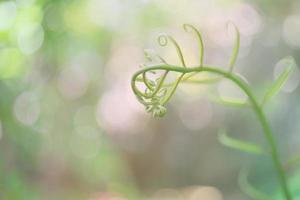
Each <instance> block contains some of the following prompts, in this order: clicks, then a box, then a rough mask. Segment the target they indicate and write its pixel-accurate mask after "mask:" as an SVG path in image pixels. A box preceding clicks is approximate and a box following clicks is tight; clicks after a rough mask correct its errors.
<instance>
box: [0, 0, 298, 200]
mask: <svg viewBox="0 0 300 200" xmlns="http://www.w3.org/2000/svg"><path fill="white" fill-rule="evenodd" d="M228 20H231V21H233V22H234V23H235V24H236V25H237V26H238V27H239V29H240V32H241V49H240V54H239V58H238V61H237V67H236V69H235V70H236V72H237V73H239V74H241V76H243V77H245V79H247V81H248V82H249V84H250V85H251V87H252V88H253V90H254V91H255V94H256V95H257V96H263V94H264V93H265V91H266V90H267V89H268V87H270V85H271V84H272V82H273V80H274V77H276V76H277V75H278V72H280V71H282V70H283V67H284V63H285V60H284V59H283V58H286V56H290V55H291V56H293V57H294V59H295V63H296V64H297V63H298V64H299V63H300V1H298V0H265V1H259V0H251V1H250V0H191V1H183V0H163V1H161V0H152V1H151V0H55V1H54V0H15V1H12V0H11V1H1V2H0V48H1V50H0V199H4V200H6V199H7V200H15V199H16V200H19V199H21V200H39V199H43V200H53V199H55V200H68V199H70V200H71V199H72V200H77V199H78V200H82V199H86V200H134V199H138V200H140V199H149V200H167V199H168V200H169V199H172V200H183V199H184V200H198V199H205V200H223V199H230V200H240V199H246V200H247V199H248V198H247V197H246V196H245V195H244V194H243V193H242V192H241V191H240V189H239V187H238V184H237V178H238V174H239V171H240V169H241V168H242V167H243V166H251V176H250V180H251V181H252V182H253V183H254V184H256V185H257V186H258V187H259V188H261V189H263V190H265V191H267V192H272V191H274V190H276V187H277V183H276V177H275V174H274V172H273V170H272V164H271V162H270V160H269V159H268V158H263V159H262V158H261V159H259V158H257V157H256V156H253V155H251V154H249V155H248V154H244V153H240V152H237V151H234V150H231V149H228V148H226V147H223V146H221V145H220V144H219V142H218V137H217V133H218V130H219V129H220V128H224V129H226V130H227V131H228V133H229V134H231V135H233V136H235V137H237V138H243V139H246V140H248V141H253V142H256V143H260V144H262V145H264V144H265V140H264V138H263V137H262V132H261V127H260V124H259V123H258V121H257V119H256V118H255V116H254V114H253V112H252V111H251V110H249V109H241V108H232V107H224V106H222V105H217V104H215V103H212V102H211V101H210V100H209V99H208V95H207V93H209V94H214V95H216V96H221V97H222V96H225V97H230V98H241V99H243V98H245V97H244V96H243V94H240V93H239V92H238V91H237V90H236V88H234V87H233V86H232V85H231V84H230V83H228V82H224V81H222V82H220V83H219V84H218V85H215V86H209V85H197V86H192V85H182V86H180V87H179V89H178V90H177V92H176V95H175V97H174V98H173V99H172V100H171V102H170V104H169V105H168V113H167V115H166V116H165V117H164V118H162V119H154V118H152V117H151V116H150V115H149V114H147V113H146V112H145V109H144V107H143V106H142V105H140V104H139V103H138V101H137V100H136V98H135V97H134V95H133V93H132V91H131V88H130V78H131V75H132V74H133V73H134V72H135V71H136V70H138V68H139V65H140V64H141V63H143V62H145V59H144V56H143V49H154V50H155V51H157V52H159V54H160V55H162V56H164V58H165V59H166V60H168V61H169V62H170V63H172V64H176V63H178V58H177V57H176V52H175V50H174V49H173V48H172V47H169V48H162V47H159V45H157V40H156V38H157V36H158V35H159V34H161V33H169V34H172V35H173V36H174V37H175V38H176V39H177V40H178V42H179V43H180V44H181V45H182V48H183V51H184V55H185V58H186V60H187V63H188V65H189V66H194V65H197V59H198V57H197V55H198V54H197V43H196V40H195V37H194V36H193V35H192V34H190V33H185V32H184V31H183V29H182V24H183V23H190V24H193V25H195V26H196V27H198V28H199V29H200V30H201V32H202V33H203V38H204V44H205V57H204V60H205V61H204V62H205V63H206V64H212V65H218V66H220V67H224V68H225V67H226V65H227V63H228V61H229V56H230V52H231V48H232V45H233V40H234V36H233V34H230V31H229V33H228V31H227V30H226V23H227V22H228ZM282 59H283V60H282ZM299 81H300V72H299V69H298V68H296V69H295V70H294V73H293V75H292V76H291V78H290V79H289V81H288V82H287V84H286V85H285V86H284V88H283V91H282V92H281V93H280V94H279V95H277V97H276V98H275V99H273V100H272V101H271V102H270V103H269V104H268V105H267V106H266V113H267V115H268V117H269V120H270V121H271V122H272V123H271V124H272V128H273V130H274V132H275V134H276V138H277V141H278V143H279V144H280V147H281V153H282V157H283V160H285V159H287V158H288V157H290V156H293V155H296V154H297V153H298V152H300V145H299V142H300V137H299V134H300V133H299V128H300V127H299V126H300V124H299V118H300V106H299V98H300V88H299V87H298V84H299ZM295 172H297V171H294V172H293V173H295ZM293 173H291V176H293ZM299 180H300V179H299ZM298 183H299V181H298ZM299 184H300V183H299Z"/></svg>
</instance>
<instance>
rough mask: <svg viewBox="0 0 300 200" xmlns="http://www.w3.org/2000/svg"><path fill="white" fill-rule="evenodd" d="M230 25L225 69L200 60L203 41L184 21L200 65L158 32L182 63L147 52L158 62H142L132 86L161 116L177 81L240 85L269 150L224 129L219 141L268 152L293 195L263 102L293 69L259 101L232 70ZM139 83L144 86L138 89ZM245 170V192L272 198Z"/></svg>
mask: <svg viewBox="0 0 300 200" xmlns="http://www.w3.org/2000/svg"><path fill="white" fill-rule="evenodd" d="M229 26H232V27H233V28H234V30H235V42H234V45H233V50H232V53H231V56H230V59H229V64H228V69H227V70H223V69H220V67H218V66H211V65H206V64H203V58H204V45H203V40H202V36H201V33H200V31H199V30H198V29H197V28H196V27H194V26H193V25H190V24H184V25H183V28H184V30H185V31H186V32H193V33H195V35H196V37H197V40H198V46H199V65H198V66H196V67H187V66H186V62H185V59H184V56H183V53H182V50H181V48H180V46H179V44H178V43H177V41H176V40H175V39H174V38H173V37H172V36H170V35H161V36H159V37H158V43H159V45H161V46H167V45H168V44H169V43H171V44H172V45H173V46H174V47H175V50H176V52H177V55H178V58H179V60H180V63H181V66H175V65H170V64H168V63H167V62H166V61H165V60H164V59H163V58H161V57H160V56H158V55H156V54H155V55H149V54H147V53H146V57H147V58H148V59H150V60H153V57H158V58H159V60H160V61H161V63H158V64H155V65H151V66H145V65H143V68H142V69H140V70H139V71H137V72H136V73H135V74H134V75H133V76H132V81H131V86H132V90H133V92H134V94H135V96H136V97H137V99H138V100H139V102H141V103H142V104H143V105H145V108H146V111H147V112H149V113H151V114H152V115H153V116H154V117H163V116H164V115H165V114H166V112H167V109H166V104H167V103H168V102H169V101H170V99H171V98H172V96H173V95H174V93H175V91H176V89H177V87H178V85H179V84H180V83H196V84H205V83H217V82H219V81H220V80H222V79H228V80H230V81H231V82H233V83H234V84H235V85H236V86H238V87H239V88H240V90H241V91H243V92H244V93H245V94H246V95H247V97H248V102H247V105H248V106H250V107H251V108H252V109H253V111H254V113H255V114H256V116H257V118H258V120H259V122H260V124H261V126H262V130H263V136H264V138H265V140H266V141H267V144H268V151H265V150H263V148H261V147H260V146H258V145H256V144H252V143H249V142H245V141H241V140H237V139H234V138H231V137H229V136H228V135H227V134H226V133H225V132H224V131H222V132H220V137H219V139H220V142H221V143H222V144H224V145H226V146H229V147H231V148H235V149H238V150H240V151H246V152H250V153H256V154H264V155H266V154H267V155H269V156H270V157H271V158H272V161H273V164H274V167H275V169H276V172H277V176H278V183H279V185H280V188H281V191H282V194H283V197H284V199H285V200H292V195H291V192H290V189H289V187H288V184H287V177H286V173H285V169H284V165H283V164H282V163H281V160H280V157H279V153H278V146H277V143H276V141H275V139H274V135H273V133H272V131H271V128H270V125H269V122H268V120H267V118H266V116H265V114H264V110H263V105H265V104H266V103H267V102H268V101H269V100H270V99H271V97H273V96H274V95H275V94H276V93H277V92H278V91H279V90H280V88H281V87H282V86H283V84H284V83H285V81H286V80H287V78H288V75H289V74H290V73H291V71H292V65H289V66H287V68H286V69H285V70H284V72H283V73H282V74H281V75H280V76H279V78H278V79H277V80H276V81H275V82H274V84H273V85H272V86H271V88H270V89H269V90H268V91H267V93H266V95H265V96H264V97H263V101H262V102H260V101H259V100H258V99H257V97H256V96H255V95H254V94H253V92H252V90H251V88H250V86H249V85H248V83H247V82H246V81H244V80H243V79H242V78H240V76H239V75H237V74H235V73H234V66H235V63H236V60H237V57H238V52H239V47H240V33H239V30H238V28H237V27H236V26H235V25H234V24H233V23H228V24H227V29H228V28H229ZM203 72H205V73H209V74H212V75H214V77H211V78H206V79H197V78H195V75H197V74H201V73H203ZM149 73H152V74H156V75H157V76H158V77H156V78H154V79H153V78H148V74H149ZM170 73H176V74H179V75H178V76H177V77H176V79H175V80H174V81H173V82H171V83H168V82H167V81H166V80H167V77H168V75H169V74H170ZM142 87H143V89H141V88H142ZM223 103H225V104H230V105H238V106H241V105H246V104H243V103H241V102H235V101H227V102H226V101H225V102H223ZM294 160H295V159H294ZM298 160H300V159H298ZM244 172H245V170H244ZM244 172H243V173H241V176H240V181H239V183H240V186H241V187H242V189H243V190H244V191H245V192H246V193H247V194H248V195H250V196H251V197H252V198H255V199H260V200H266V199H272V197H269V196H268V195H266V194H264V193H262V192H261V191H258V190H257V189H255V187H253V186H251V185H250V183H248V182H247V173H244Z"/></svg>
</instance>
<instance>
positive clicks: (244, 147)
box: [219, 130, 265, 155]
mask: <svg viewBox="0 0 300 200" xmlns="http://www.w3.org/2000/svg"><path fill="white" fill-rule="evenodd" d="M219 141H220V143H221V144H223V145H224V146H227V147H230V148H233V149H236V150H240V151H243V152H247V153H252V154H258V155H263V154H265V152H264V150H263V149H262V148H261V147H260V146H258V145H256V144H252V143H249V142H245V141H242V140H238V139H235V138H232V137H229V136H228V135H227V134H226V132H225V131H224V130H220V132H219Z"/></svg>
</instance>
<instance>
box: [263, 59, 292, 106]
mask: <svg viewBox="0 0 300 200" xmlns="http://www.w3.org/2000/svg"><path fill="white" fill-rule="evenodd" d="M292 69H293V63H292V62H291V63H290V64H289V66H288V67H287V68H286V69H285V70H284V71H283V72H282V74H281V75H280V76H279V77H278V78H277V80H275V82H274V83H273V85H272V86H271V88H270V89H269V90H268V91H267V93H266V95H265V96H264V98H263V101H262V105H265V104H266V103H267V102H268V101H269V100H270V99H271V98H272V97H273V96H275V95H276V94H277V93H278V92H279V91H280V89H281V88H282V86H283V85H284V84H285V83H286V81H287V80H288V77H289V75H290V73H291V72H292Z"/></svg>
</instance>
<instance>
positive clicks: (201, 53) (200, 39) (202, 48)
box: [183, 24, 204, 66]
mask: <svg viewBox="0 0 300 200" xmlns="http://www.w3.org/2000/svg"><path fill="white" fill-rule="evenodd" d="M183 29H184V30H185V31H186V32H188V31H189V29H190V30H192V31H194V32H195V33H196V35H197V39H198V45H199V60H200V66H202V65H203V55H204V45H203V39H202V35H201V33H200V32H199V30H198V29H197V28H196V27H194V26H193V25H191V24H184V25H183Z"/></svg>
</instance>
